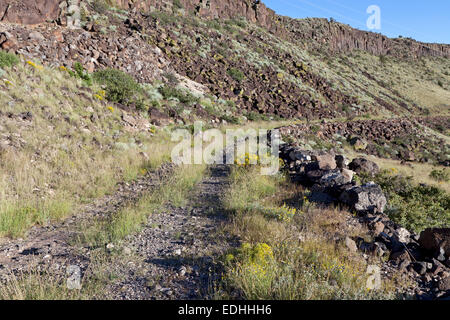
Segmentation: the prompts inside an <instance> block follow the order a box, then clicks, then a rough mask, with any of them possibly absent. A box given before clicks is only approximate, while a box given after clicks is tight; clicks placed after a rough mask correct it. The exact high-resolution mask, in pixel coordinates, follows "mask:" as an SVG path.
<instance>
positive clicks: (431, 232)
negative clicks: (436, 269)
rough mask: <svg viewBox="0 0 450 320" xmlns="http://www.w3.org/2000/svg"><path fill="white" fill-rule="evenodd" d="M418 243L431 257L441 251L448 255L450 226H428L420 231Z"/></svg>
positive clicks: (439, 253) (449, 253) (449, 254)
mask: <svg viewBox="0 0 450 320" xmlns="http://www.w3.org/2000/svg"><path fill="white" fill-rule="evenodd" d="M419 244H420V246H421V248H422V249H424V250H425V251H426V252H427V253H429V254H431V255H432V256H433V257H435V256H439V255H441V254H442V253H443V254H444V255H445V256H447V257H450V228H429V229H426V230H424V231H422V233H421V234H420V238H419Z"/></svg>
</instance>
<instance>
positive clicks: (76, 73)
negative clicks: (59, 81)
mask: <svg viewBox="0 0 450 320" xmlns="http://www.w3.org/2000/svg"><path fill="white" fill-rule="evenodd" d="M67 72H68V73H69V74H70V75H71V76H72V77H75V78H79V79H82V80H83V81H84V82H85V83H86V84H87V85H88V86H90V85H92V77H91V75H90V74H89V72H87V71H86V69H84V67H83V65H82V64H81V63H79V62H75V63H74V64H73V70H68V71H67Z"/></svg>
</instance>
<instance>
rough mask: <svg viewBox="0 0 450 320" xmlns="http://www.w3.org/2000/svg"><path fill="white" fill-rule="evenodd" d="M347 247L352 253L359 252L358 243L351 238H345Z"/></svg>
mask: <svg viewBox="0 0 450 320" xmlns="http://www.w3.org/2000/svg"><path fill="white" fill-rule="evenodd" d="M345 246H346V247H347V248H348V249H349V250H350V251H351V252H356V251H358V247H357V246H356V242H355V241H354V240H352V239H350V238H349V237H346V238H345Z"/></svg>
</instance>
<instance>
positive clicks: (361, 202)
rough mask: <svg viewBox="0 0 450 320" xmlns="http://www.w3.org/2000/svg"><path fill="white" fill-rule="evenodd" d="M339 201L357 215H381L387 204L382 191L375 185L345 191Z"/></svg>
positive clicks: (369, 184)
mask: <svg viewBox="0 0 450 320" xmlns="http://www.w3.org/2000/svg"><path fill="white" fill-rule="evenodd" d="M339 200H340V201H342V202H343V203H344V204H346V205H348V206H349V207H350V208H352V209H353V210H356V211H357V212H358V213H383V211H384V207H385V206H386V203H387V200H386V197H385V196H384V194H383V191H382V190H381V188H380V186H379V185H377V184H375V183H368V184H365V185H362V186H355V187H352V188H350V189H348V190H345V191H344V192H343V193H342V194H341V196H340V197H339Z"/></svg>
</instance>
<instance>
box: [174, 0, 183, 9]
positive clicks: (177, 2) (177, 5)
mask: <svg viewBox="0 0 450 320" xmlns="http://www.w3.org/2000/svg"><path fill="white" fill-rule="evenodd" d="M173 6H174V8H176V9H183V5H182V4H181V2H180V0H173Z"/></svg>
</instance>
